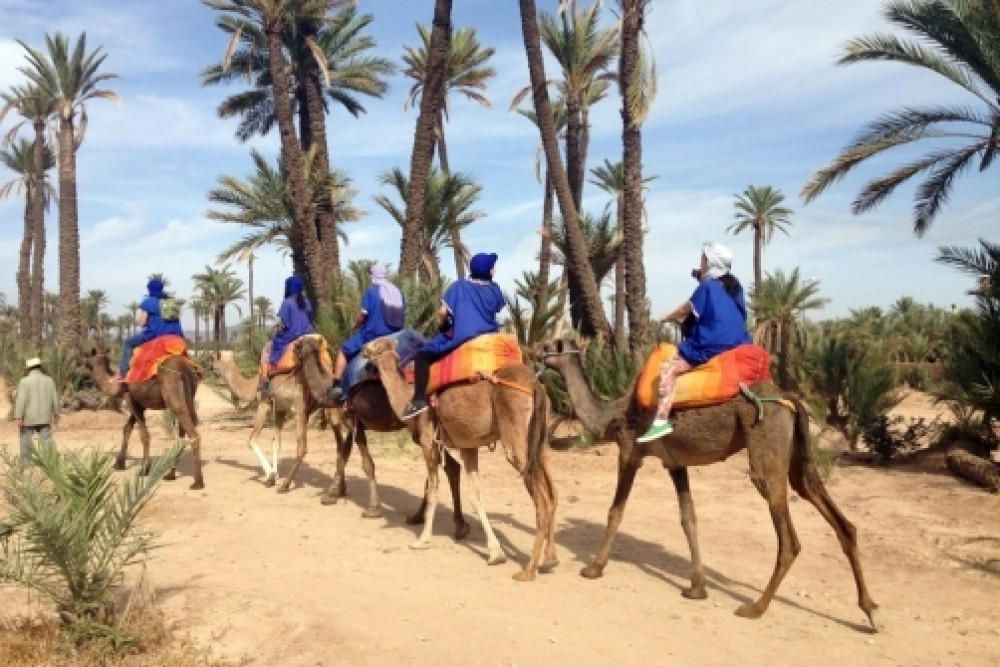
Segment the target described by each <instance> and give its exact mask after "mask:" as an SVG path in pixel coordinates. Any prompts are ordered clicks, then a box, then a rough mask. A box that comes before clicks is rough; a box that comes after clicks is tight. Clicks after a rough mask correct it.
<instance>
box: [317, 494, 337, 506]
mask: <svg viewBox="0 0 1000 667" xmlns="http://www.w3.org/2000/svg"><path fill="white" fill-rule="evenodd" d="M338 500H339V498H338V497H337V496H331V495H330V494H329V493H326V494H324V495H322V496H320V498H319V504H320V505H336V504H337V501H338Z"/></svg>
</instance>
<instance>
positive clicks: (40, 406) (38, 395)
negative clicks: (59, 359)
mask: <svg viewBox="0 0 1000 667" xmlns="http://www.w3.org/2000/svg"><path fill="white" fill-rule="evenodd" d="M24 370H25V372H26V373H27V375H25V376H24V377H23V378H21V381H20V382H18V383H17V399H16V401H15V403H14V419H16V420H17V428H18V431H19V432H20V435H21V465H24V466H30V465H31V441H32V439H33V438H34V436H35V434H36V433H37V434H38V439H39V440H40V441H41V442H42V444H43V445H45V446H46V447H55V442H53V440H52V426H53V424H55V423H57V422H58V421H59V394H58V393H57V392H56V383H55V382H53V381H52V378H50V377H49V376H48V375H46V374H45V372H44V371H43V370H42V360H41V359H39V358H38V357H32V358H31V359H28V360H27V361H25V362H24Z"/></svg>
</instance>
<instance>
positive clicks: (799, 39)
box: [0, 0, 1000, 318]
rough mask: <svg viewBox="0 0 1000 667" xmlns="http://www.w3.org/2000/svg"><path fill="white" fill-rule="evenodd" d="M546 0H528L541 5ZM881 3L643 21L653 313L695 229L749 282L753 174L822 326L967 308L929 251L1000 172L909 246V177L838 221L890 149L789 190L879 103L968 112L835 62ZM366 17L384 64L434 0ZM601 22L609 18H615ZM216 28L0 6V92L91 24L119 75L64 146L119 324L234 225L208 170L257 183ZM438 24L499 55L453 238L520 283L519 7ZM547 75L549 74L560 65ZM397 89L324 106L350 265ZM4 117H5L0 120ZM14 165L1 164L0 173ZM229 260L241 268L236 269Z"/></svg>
mask: <svg viewBox="0 0 1000 667" xmlns="http://www.w3.org/2000/svg"><path fill="white" fill-rule="evenodd" d="M557 4H558V3H557V2H555V0H540V1H539V2H538V6H539V8H540V9H546V10H549V11H552V10H554V8H555V7H556V5H557ZM614 4H615V3H613V2H611V3H605V7H606V9H607V8H608V7H609V6H613V5H614ZM881 6H882V2H880V1H876V0H840V1H839V2H836V3H834V2H829V1H827V0H799V1H798V2H794V3H789V2H784V1H781V2H779V1H774V0H755V2H752V3H748V2H741V1H737V0H713V2H703V1H696V0H676V1H674V2H669V3H667V2H658V3H654V7H653V11H652V12H651V14H650V15H649V17H648V19H647V29H648V32H649V34H650V37H651V40H652V43H653V47H654V49H655V56H656V61H657V64H658V67H659V76H660V81H659V94H658V97H657V99H656V101H655V103H654V106H653V110H652V113H651V115H650V118H649V120H648V121H647V123H646V125H645V128H644V164H645V168H644V169H645V174H646V175H655V176H657V178H656V180H654V181H653V182H652V183H651V184H650V187H649V191H648V194H647V201H646V206H647V209H648V211H649V226H650V229H649V233H648V235H647V237H646V246H645V247H646V272H647V277H648V292H649V295H650V298H651V299H652V302H653V312H654V314H657V313H664V312H667V311H669V310H671V309H673V307H674V306H676V305H677V304H678V303H680V302H681V301H683V300H684V299H686V298H687V296H688V295H689V294H690V291H691V289H692V287H693V284H692V283H691V280H690V278H689V272H690V269H691V268H692V267H694V266H696V264H697V260H698V253H699V248H700V245H701V243H702V242H703V241H707V240H713V241H719V242H722V243H725V244H727V245H729V246H730V247H731V248H732V250H733V251H734V253H735V255H736V260H735V263H734V272H735V273H736V274H737V275H738V276H739V277H740V278H741V279H742V280H743V281H744V283H747V284H749V283H750V282H751V281H752V244H751V239H750V237H749V236H747V235H741V236H736V237H733V236H731V235H728V234H726V229H727V227H729V226H730V225H731V224H732V222H733V199H734V195H735V194H736V193H740V192H742V191H743V190H744V189H745V188H746V187H747V186H748V185H750V184H754V185H771V186H774V187H777V188H779V189H781V190H782V192H783V193H784V194H785V195H786V197H787V204H788V205H789V206H790V207H791V208H792V209H793V210H794V215H793V217H792V223H793V224H792V226H791V227H790V230H789V231H790V236H788V237H786V236H784V235H780V234H779V235H778V236H776V237H775V239H774V241H773V243H772V244H771V245H770V246H768V247H767V248H766V250H765V253H764V270H765V271H774V270H776V269H782V270H784V271H785V272H786V273H788V272H790V271H791V270H792V269H794V268H795V267H798V268H799V270H800V274H801V276H802V277H803V278H806V279H809V278H812V279H816V280H818V281H819V286H820V293H821V295H822V296H824V297H826V298H829V299H830V300H831V302H830V304H829V305H828V306H827V307H826V309H825V310H823V311H821V312H818V313H816V317H817V318H829V317H840V316H846V315H848V314H849V312H850V310H851V309H856V308H862V307H867V306H879V307H882V308H883V309H887V308H889V307H890V306H891V305H892V304H893V303H894V302H896V301H897V300H898V299H899V298H901V297H904V296H909V297H912V298H914V299H916V300H917V301H918V302H920V303H925V304H934V305H936V306H940V307H949V306H950V305H951V304H958V305H959V306H960V307H961V306H967V305H970V304H971V300H970V298H969V297H968V296H967V295H966V291H967V290H968V289H969V288H970V287H971V281H970V279H969V278H968V277H966V276H964V275H962V274H959V273H958V272H956V271H955V270H954V269H949V268H947V267H944V266H941V265H938V264H936V263H934V262H933V257H934V255H935V253H936V251H937V248H938V247H939V246H942V245H958V246H962V247H973V246H975V245H976V244H977V239H979V238H981V237H982V238H987V239H990V233H991V231H992V228H993V227H995V225H996V223H997V222H998V217H1000V189H998V188H997V187H996V178H995V173H994V174H993V176H992V177H991V176H990V174H989V173H987V174H979V173H969V174H967V175H966V176H964V177H963V178H961V179H960V180H959V181H958V183H957V186H956V188H955V190H954V193H953V195H952V200H951V203H950V204H949V205H948V206H947V207H946V208H945V209H944V211H943V212H942V213H941V214H940V215H939V217H938V219H937V220H936V222H935V223H934V226H933V227H932V228H931V230H930V231H929V232H928V233H927V234H926V235H925V236H924V237H923V238H921V239H918V238H916V237H915V236H914V234H913V232H912V222H911V217H910V210H911V199H912V193H913V188H912V187H902V188H900V189H899V190H898V191H897V192H896V193H895V194H894V195H893V196H892V198H890V200H889V201H888V202H887V203H885V204H883V205H882V206H881V207H880V208H879V209H877V210H876V211H874V212H872V213H868V214H866V215H864V216H853V215H851V213H850V201H851V200H852V198H853V197H854V195H855V194H856V193H857V191H858V190H859V189H860V187H861V185H862V184H863V183H864V182H865V181H866V180H867V179H868V178H871V177H872V176H874V175H876V174H879V173H882V172H884V171H886V170H888V169H889V168H891V167H892V166H893V165H896V164H898V163H899V162H900V161H901V159H902V156H894V157H889V158H887V159H881V160H877V161H875V162H873V163H872V164H871V165H868V166H866V167H864V168H862V169H858V170H857V173H856V174H853V175H851V176H850V177H848V178H846V179H844V180H843V181H842V182H840V183H838V184H837V185H835V186H834V187H833V188H832V189H831V190H830V191H828V192H827V193H826V194H824V195H823V196H822V197H820V198H819V199H818V200H817V201H815V202H813V203H812V204H809V205H808V206H806V205H804V204H803V203H802V202H801V200H800V199H799V198H798V192H799V190H800V189H801V187H802V185H803V183H805V182H806V180H807V179H808V178H809V176H810V175H811V174H812V173H813V172H814V171H815V170H816V169H818V168H820V167H822V166H824V165H825V164H827V163H828V162H829V161H830V160H831V159H832V158H833V157H834V155H835V154H836V153H837V152H838V150H839V149H841V148H842V147H843V146H844V145H845V144H846V143H847V142H848V141H850V140H851V138H852V137H853V136H854V135H855V134H856V133H857V132H858V131H859V130H860V129H861V127H862V126H863V125H864V124H865V123H866V122H868V121H870V120H872V119H873V118H875V117H876V116H877V115H878V114H880V113H882V112H885V111H887V110H889V109H893V108H897V107H899V106H903V105H924V104H931V103H938V102H941V103H950V104H969V105H974V104H975V103H976V100H974V99H972V98H971V97H969V96H965V95H963V94H962V93H961V91H958V90H957V89H954V88H953V87H950V86H947V85H945V84H943V83H942V82H941V81H938V80H937V79H938V77H935V76H934V75H932V74H930V73H927V72H923V71H919V70H915V69H912V68H907V67H904V66H901V65H896V64H886V63H878V64H875V63H865V64H859V65H851V66H847V67H838V66H835V65H834V61H835V59H836V57H837V55H838V54H839V51H840V47H841V45H842V44H843V43H844V42H845V41H846V40H848V39H850V38H852V37H856V36H859V35H864V34H870V33H873V32H884V31H889V30H891V27H890V26H889V24H888V23H887V22H886V21H885V20H884V19H883V18H882V17H881V14H880V8H881ZM360 7H361V9H362V11H364V12H366V13H370V14H372V15H373V16H374V21H373V23H372V25H371V26H370V33H371V34H372V35H373V36H374V37H375V39H376V40H377V43H378V46H377V52H378V53H379V54H381V55H383V56H384V57H387V58H389V59H391V60H393V61H394V62H396V63H397V64H399V63H400V62H401V60H400V58H401V56H402V54H403V45H404V44H411V45H412V44H417V43H418V37H417V34H416V24H417V23H424V24H429V23H430V19H431V16H432V12H433V2H432V1H431V0H361V2H360ZM606 19H607V21H611V20H612V17H611V14H610V12H608V11H606ZM214 21H215V16H214V13H213V12H212V11H211V10H209V9H208V8H207V7H205V6H203V5H202V4H201V3H200V2H198V1H197V0H170V1H169V2H162V1H161V2H126V3H122V2H120V1H119V0H0V89H3V90H6V89H8V88H9V87H10V86H11V85H13V84H18V83H21V82H22V81H23V77H22V76H21V75H20V74H19V73H18V72H17V67H18V66H19V65H21V64H22V63H23V51H22V49H21V47H20V46H19V45H18V44H17V42H16V41H15V40H17V39H20V40H23V41H25V42H27V43H29V44H31V45H33V46H36V47H42V46H43V45H44V36H45V34H46V32H50V33H51V32H54V31H62V32H63V33H64V34H67V35H69V36H71V37H72V38H73V39H75V38H76V36H77V35H78V34H80V33H81V32H83V31H85V32H86V34H87V39H88V45H89V46H90V47H91V48H93V47H96V46H98V45H99V46H102V47H103V49H104V51H105V52H106V54H107V59H106V61H105V65H104V69H105V71H108V72H114V73H117V74H119V75H120V76H121V78H120V79H117V80H113V81H111V82H109V86H108V87H111V88H112V89H113V90H115V91H116V92H117V93H118V94H119V95H120V96H121V98H122V104H121V105H120V106H116V105H114V104H112V103H110V102H106V101H103V100H96V101H94V102H92V103H91V104H90V105H89V106H88V114H89V117H90V120H89V127H88V130H87V136H86V140H85V143H84V144H83V146H82V147H81V148H80V150H79V152H78V155H77V165H78V170H79V184H78V187H79V212H80V228H81V239H82V249H81V265H82V270H81V272H82V276H81V282H82V289H83V290H84V291H86V290H89V289H102V290H105V291H106V292H107V293H108V295H109V297H110V300H111V305H110V307H109V312H110V313H111V314H112V315H115V316H117V315H119V314H121V313H122V312H123V311H124V306H125V304H126V303H128V302H130V301H134V300H137V299H139V297H141V296H142V294H143V291H144V285H145V281H146V276H147V275H148V274H149V273H151V272H154V271H162V272H164V273H166V274H167V276H168V277H169V279H170V281H171V285H172V287H173V288H174V289H175V290H176V292H177V293H178V295H180V296H185V297H186V296H190V293H191V279H190V276H191V275H192V274H194V273H198V272H202V271H203V270H204V268H205V266H206V265H209V264H214V261H215V258H216V256H217V254H218V252H219V251H220V250H222V249H223V248H225V247H227V246H228V245H230V244H231V243H232V242H234V241H235V240H236V239H238V238H239V237H240V236H242V233H241V231H240V230H239V229H238V228H234V227H233V226H229V225H222V224H219V223H215V222H212V221H210V220H208V219H207V218H206V216H205V213H206V211H207V209H208V208H209V202H208V199H207V193H208V192H209V190H211V189H212V188H213V187H215V186H216V185H217V179H218V177H219V176H220V175H222V174H230V175H234V176H237V177H240V178H245V177H247V176H248V175H249V174H250V173H251V169H252V164H251V162H250V158H249V153H250V149H251V148H256V149H258V150H259V151H261V152H263V153H264V154H265V155H269V156H276V155H277V137H276V133H275V136H270V137H267V138H263V139H260V138H258V139H254V140H252V141H251V142H249V143H248V144H240V143H239V142H238V141H237V140H236V139H235V137H234V128H235V124H234V123H233V122H231V121H222V120H220V119H218V117H217V115H216V108H217V106H218V104H219V102H220V101H221V100H222V99H223V97H225V96H227V95H230V94H234V93H235V92H237V90H239V88H238V87H237V86H232V87H225V88H218V87H214V88H203V87H201V86H200V84H199V81H198V72H199V71H200V70H201V69H202V68H203V67H205V66H206V65H209V64H211V63H217V62H219V61H220V60H221V57H222V55H223V52H224V49H225V46H226V36H225V35H224V34H223V33H222V32H221V31H219V30H218V29H217V28H216V27H215V24H214ZM453 21H454V24H455V26H456V27H465V26H469V25H475V26H476V27H477V30H478V34H479V39H480V41H481V42H482V43H484V44H486V45H490V46H493V47H495V48H496V51H497V53H496V55H495V56H494V58H493V61H492V65H493V66H494V68H495V69H496V70H497V72H498V75H497V77H496V78H495V79H493V80H492V81H491V83H490V87H489V91H488V97H489V98H490V100H491V101H492V103H493V107H494V108H493V109H491V110H487V109H483V108H480V107H479V106H478V105H475V104H473V103H471V102H468V101H466V100H464V99H463V98H461V97H455V98H453V100H452V107H451V120H450V123H449V124H448V126H447V128H446V132H447V137H448V144H449V159H450V161H451V165H452V169H453V170H461V171H465V172H468V173H470V174H471V175H473V176H474V177H475V178H476V179H477V180H478V181H480V182H481V183H482V184H483V187H484V189H483V194H482V198H481V200H480V202H479V206H478V208H480V209H481V210H483V211H484V212H486V213H487V216H486V217H485V218H483V219H482V220H480V221H478V222H477V223H475V224H474V225H473V226H472V227H470V228H469V230H468V231H467V233H466V234H465V235H464V237H463V240H465V241H466V243H468V244H469V246H470V248H471V249H472V251H473V252H481V251H491V252H497V253H499V255H500V262H499V264H498V267H497V279H498V281H499V282H500V284H501V286H502V287H503V288H504V289H505V290H510V291H512V290H513V287H514V280H515V279H517V278H519V277H520V276H521V273H522V271H525V270H529V269H535V268H536V267H537V263H536V262H535V260H534V256H535V253H536V252H537V246H538V235H537V233H536V232H537V230H538V227H539V222H540V216H541V199H542V190H541V187H540V186H539V184H538V183H537V181H536V180H535V173H534V160H535V150H536V147H537V145H538V136H537V133H536V130H535V128H534V126H533V125H531V124H530V123H529V122H528V121H527V120H525V119H524V118H522V117H521V116H519V115H517V114H511V113H508V111H507V108H508V106H509V104H510V100H511V99H512V98H513V96H514V95H515V93H516V92H517V91H518V90H520V89H521V88H523V87H524V86H525V85H527V83H528V74H527V65H526V60H525V56H524V48H523V45H522V43H521V32H520V23H519V21H520V19H519V15H518V11H517V6H516V3H514V2H497V1H496V0H459V1H458V2H455V7H454V14H453ZM547 74H548V76H549V78H555V77H557V76H558V70H557V69H556V68H555V66H554V64H553V63H552V62H549V63H548V67H547ZM409 88H410V82H409V81H407V80H405V79H404V78H403V77H402V76H401V75H397V76H395V77H393V78H392V79H391V80H390V91H389V94H388V95H387V96H386V97H384V98H383V99H381V100H377V99H366V100H365V101H364V104H365V106H366V108H367V110H368V113H367V114H364V115H362V116H361V117H360V118H358V119H355V118H353V117H351V116H350V115H349V114H347V113H346V112H345V111H343V110H342V109H334V110H333V111H332V112H331V114H330V116H329V119H328V128H329V129H328V134H329V142H330V152H331V156H332V159H333V161H334V163H335V165H336V166H337V167H339V168H341V169H344V170H346V171H347V172H348V173H349V175H350V176H351V178H352V179H353V185H354V187H355V188H357V190H358V191H359V194H358V196H357V198H356V200H355V203H356V204H357V205H358V206H360V207H361V208H363V209H365V210H366V211H368V213H369V215H368V216H367V217H365V218H364V220H363V221H361V222H359V223H355V224H351V225H350V226H349V227H348V228H347V233H348V235H349V237H350V242H349V245H347V246H346V247H345V248H343V251H342V252H343V257H344V260H345V261H346V260H349V259H375V260H380V261H383V262H388V263H391V264H393V265H395V264H397V262H398V257H399V242H400V235H399V228H398V227H397V226H396V224H395V223H394V222H392V221H391V220H390V219H389V218H388V216H387V215H386V214H385V213H384V212H383V211H382V210H381V209H380V208H379V207H378V206H377V205H376V204H375V202H374V201H373V196H374V195H377V194H390V193H388V191H387V190H385V189H384V188H381V187H380V186H379V185H378V182H377V177H378V174H379V173H381V172H383V171H385V170H387V169H391V168H393V167H401V168H403V169H404V170H406V169H408V165H409V153H410V149H411V147H412V135H413V128H414V125H415V123H416V111H415V110H414V109H412V108H411V109H410V110H404V109H403V100H404V99H405V97H406V94H407V92H408V90H409ZM619 106H620V103H619V101H618V98H617V96H616V95H612V96H610V97H609V98H607V99H606V100H605V101H603V102H601V103H600V104H598V105H597V106H596V107H594V109H593V110H592V112H591V122H592V126H593V127H592V138H591V146H590V156H589V164H588V167H594V166H598V165H600V164H602V163H603V161H604V160H605V159H610V160H612V161H615V160H618V159H620V132H621V129H620V120H619V115H618V113H619ZM13 122H14V121H13V118H12V117H8V118H7V119H6V120H5V121H4V123H3V124H2V126H0V130H2V131H4V132H6V130H7V129H9V128H10V127H11V125H12V124H13ZM12 178H13V174H12V173H11V172H9V171H6V170H4V169H3V168H0V183H4V182H7V181H8V180H11V179H12ZM584 199H585V203H584V208H585V209H587V210H590V211H593V212H595V213H596V212H599V211H600V210H602V209H603V207H604V205H605V203H606V201H607V196H606V195H605V193H603V192H602V191H600V190H599V189H598V188H596V187H595V186H588V189H587V190H586V191H585V193H584ZM22 215H23V201H22V200H19V199H16V198H14V199H7V200H0V293H3V294H5V295H6V297H7V299H8V301H13V300H15V299H16V287H15V281H14V278H15V271H16V266H17V252H18V243H19V240H20V235H21V225H22ZM56 223H57V216H56V210H55V207H54V206H53V208H52V210H51V211H50V213H49V216H48V218H47V227H48V250H47V260H46V287H47V289H49V290H50V291H57V289H58V274H57V262H56V258H57V249H56V236H55V227H56ZM993 240H995V238H994V239H993ZM442 259H443V261H442V266H443V267H444V269H445V271H446V272H449V271H453V266H452V262H451V261H450V258H442ZM235 268H236V271H237V272H238V274H239V275H240V276H241V277H243V278H244V279H246V268H245V267H244V266H236V267H235ZM290 270H291V267H290V263H289V261H288V260H287V259H284V258H282V257H281V256H280V255H279V254H278V252H277V251H274V250H269V249H264V250H263V251H262V253H261V255H260V257H259V258H258V260H257V262H256V265H255V281H254V282H255V291H256V293H257V294H258V295H261V294H263V295H266V296H269V297H270V298H271V299H272V300H275V301H277V300H278V299H279V298H280V296H281V289H282V288H281V285H282V281H283V280H284V278H285V277H286V276H287V275H288V273H289V272H290ZM243 312H244V314H246V307H245V304H244V308H243ZM232 317H233V314H231V315H230V318H232Z"/></svg>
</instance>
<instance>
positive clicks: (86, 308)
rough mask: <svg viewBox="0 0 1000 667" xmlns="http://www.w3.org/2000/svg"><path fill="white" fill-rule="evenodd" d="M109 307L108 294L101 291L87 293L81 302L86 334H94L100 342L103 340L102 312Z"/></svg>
mask: <svg viewBox="0 0 1000 667" xmlns="http://www.w3.org/2000/svg"><path fill="white" fill-rule="evenodd" d="M107 305H108V293H107V292H105V291H104V290H101V289H92V290H88V291H87V296H85V297H84V298H83V299H82V300H81V301H80V314H81V317H82V320H83V324H84V330H85V331H86V333H93V334H94V335H95V336H96V337H97V339H98V340H103V338H104V337H103V335H102V333H103V332H102V329H101V315H102V313H101V310H102V309H103V308H104V307H105V306H107Z"/></svg>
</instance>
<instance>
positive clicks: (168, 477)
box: [142, 470, 177, 482]
mask: <svg viewBox="0 0 1000 667" xmlns="http://www.w3.org/2000/svg"><path fill="white" fill-rule="evenodd" d="M148 475H149V470H144V471H143V472H142V476H143V477H147V476H148ZM163 479H165V480H167V481H168V482H172V481H174V480H175V479H177V472H176V471H174V470H171V471H170V472H168V473H167V474H166V475H164V476H163Z"/></svg>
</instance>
